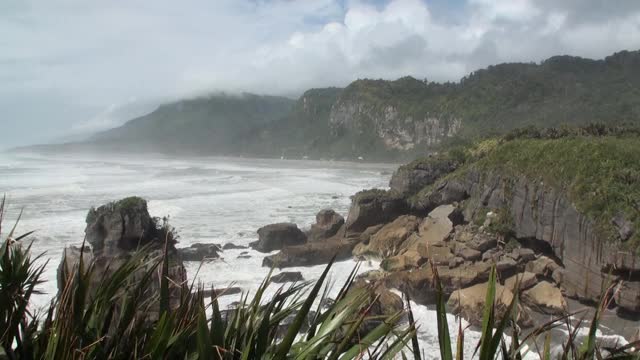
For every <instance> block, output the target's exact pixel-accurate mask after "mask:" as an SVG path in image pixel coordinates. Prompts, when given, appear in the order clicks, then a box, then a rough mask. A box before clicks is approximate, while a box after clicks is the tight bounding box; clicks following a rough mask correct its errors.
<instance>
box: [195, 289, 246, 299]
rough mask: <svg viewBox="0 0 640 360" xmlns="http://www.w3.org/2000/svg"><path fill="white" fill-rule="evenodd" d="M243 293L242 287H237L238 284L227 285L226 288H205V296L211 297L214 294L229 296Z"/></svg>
mask: <svg viewBox="0 0 640 360" xmlns="http://www.w3.org/2000/svg"><path fill="white" fill-rule="evenodd" d="M241 293H242V289H241V288H239V287H237V286H231V287H226V288H218V289H213V290H212V289H205V290H204V291H203V294H204V297H205V298H209V297H211V296H212V295H213V294H215V296H217V297H222V296H229V295H236V294H241Z"/></svg>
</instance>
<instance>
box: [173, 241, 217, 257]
mask: <svg viewBox="0 0 640 360" xmlns="http://www.w3.org/2000/svg"><path fill="white" fill-rule="evenodd" d="M220 251H222V250H221V249H220V246H219V245H217V244H202V243H195V244H192V245H191V246H189V247H188V248H179V249H178V254H180V257H181V258H182V261H204V260H211V259H217V258H219V257H220V255H219V254H218V253H219V252H220Z"/></svg>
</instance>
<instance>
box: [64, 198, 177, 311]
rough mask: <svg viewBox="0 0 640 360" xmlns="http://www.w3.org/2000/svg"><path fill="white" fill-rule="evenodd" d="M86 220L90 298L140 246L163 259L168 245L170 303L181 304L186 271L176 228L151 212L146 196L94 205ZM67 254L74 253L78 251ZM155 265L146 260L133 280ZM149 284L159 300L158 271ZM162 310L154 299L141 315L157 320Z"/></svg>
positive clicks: (150, 292) (148, 293)
mask: <svg viewBox="0 0 640 360" xmlns="http://www.w3.org/2000/svg"><path fill="white" fill-rule="evenodd" d="M86 222H87V227H86V228H85V234H86V239H87V241H88V242H89V243H90V244H91V246H92V258H93V267H94V268H93V274H94V276H93V277H92V278H91V279H90V282H89V285H88V293H89V299H90V298H91V297H92V296H93V294H95V292H96V291H97V290H98V288H99V287H100V286H102V283H103V281H104V279H105V278H108V277H110V276H112V275H113V274H114V272H115V271H117V270H118V268H119V266H121V265H122V264H123V263H124V262H125V261H127V260H128V259H129V258H130V257H131V252H133V251H135V250H136V249H138V248H139V246H142V245H144V246H146V247H147V249H148V257H149V258H160V257H161V256H162V255H163V254H164V248H165V245H166V249H167V252H166V254H167V256H168V262H169V269H168V277H169V305H170V307H171V308H176V307H177V306H178V305H179V301H180V296H181V295H180V294H181V292H182V291H184V290H185V289H184V284H186V271H185V268H184V266H183V264H182V261H181V259H180V257H179V256H178V254H177V251H176V248H175V235H174V230H173V228H171V227H170V226H169V225H168V224H167V222H166V221H164V222H163V223H161V222H160V220H159V219H157V218H152V217H151V216H150V215H149V212H148V210H147V202H146V201H145V200H144V199H141V198H138V197H130V198H125V199H122V200H120V201H117V202H113V203H109V204H106V205H103V206H100V207H99V208H97V209H95V208H92V209H91V210H89V212H88V214H87V218H86ZM64 253H65V254H68V255H70V256H71V255H73V253H74V251H73V250H70V251H65V252H64ZM76 254H77V255H78V256H77V257H76V259H79V250H78V251H77V252H76ZM84 256H85V255H83V257H84ZM87 256H88V255H87ZM65 262H66V263H65ZM68 264H70V261H66V260H64V259H63V263H62V265H61V268H63V269H64V268H65V267H67V269H69V268H68ZM152 266H153V264H152V262H149V263H148V264H147V263H145V264H144V265H143V267H142V268H141V269H140V270H139V272H136V273H133V274H132V277H133V280H134V281H136V280H139V279H140V278H141V277H142V276H143V274H144V273H146V272H147V271H150V270H152ZM60 280H62V279H59V284H63V283H64V281H60ZM149 284H150V285H149V288H148V289H147V293H146V294H147V295H148V296H149V298H154V299H155V298H156V297H158V296H157V295H158V294H159V291H160V275H159V273H158V271H153V275H152V279H151V280H150V282H149ZM59 290H60V289H59ZM154 294H155V295H154ZM158 313H159V302H158V301H153V302H151V303H150V304H149V307H148V309H147V311H146V312H145V313H144V314H140V315H141V316H144V317H146V318H147V319H148V320H151V321H154V320H157V319H158ZM117 316H118V315H116V317H117Z"/></svg>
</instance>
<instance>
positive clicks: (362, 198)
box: [346, 189, 408, 233]
mask: <svg viewBox="0 0 640 360" xmlns="http://www.w3.org/2000/svg"><path fill="white" fill-rule="evenodd" d="M407 210H408V209H407V205H406V203H405V201H404V199H403V198H402V197H401V196H400V195H398V194H395V193H393V192H389V191H384V190H377V189H373V190H365V191H360V192H358V193H357V194H355V195H354V196H353V197H352V198H351V207H350V208H349V214H348V216H347V220H346V226H347V228H346V229H347V231H348V232H353V233H360V232H362V231H364V230H365V229H366V228H368V227H370V226H373V225H378V224H383V223H386V222H389V221H391V220H393V219H395V218H397V217H398V216H400V215H403V214H405V213H406V212H407Z"/></svg>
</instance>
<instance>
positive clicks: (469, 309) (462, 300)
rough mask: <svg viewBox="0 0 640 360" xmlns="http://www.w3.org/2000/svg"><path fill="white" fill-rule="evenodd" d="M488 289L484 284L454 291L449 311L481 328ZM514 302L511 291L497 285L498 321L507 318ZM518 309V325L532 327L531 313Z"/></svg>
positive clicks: (496, 306) (450, 298) (521, 308)
mask: <svg viewBox="0 0 640 360" xmlns="http://www.w3.org/2000/svg"><path fill="white" fill-rule="evenodd" d="M487 288H488V285H487V284H486V283H483V284H477V285H473V286H471V287H468V288H465V289H461V290H456V291H454V292H453V293H452V294H451V296H450V297H449V301H448V302H447V305H448V308H449V310H450V311H451V312H452V313H454V314H455V315H458V316H461V317H463V318H464V319H466V320H467V321H469V323H470V324H472V325H475V326H481V325H482V316H483V314H484V304H485V298H486V294H487ZM512 301H513V293H512V292H511V290H509V289H508V288H506V287H504V286H502V285H500V284H496V301H495V314H496V319H497V320H499V319H502V317H503V316H505V313H506V311H507V309H508V307H509V305H510V304H511V302H512ZM518 307H519V308H520V309H519V310H520V311H518V315H519V316H518V319H517V322H518V325H520V326H522V327H530V326H532V325H533V321H532V319H531V317H530V316H529V312H528V311H526V309H524V308H523V307H522V306H521V305H518Z"/></svg>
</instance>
